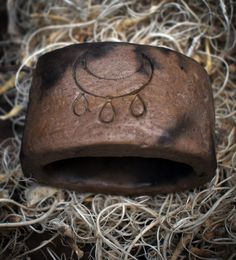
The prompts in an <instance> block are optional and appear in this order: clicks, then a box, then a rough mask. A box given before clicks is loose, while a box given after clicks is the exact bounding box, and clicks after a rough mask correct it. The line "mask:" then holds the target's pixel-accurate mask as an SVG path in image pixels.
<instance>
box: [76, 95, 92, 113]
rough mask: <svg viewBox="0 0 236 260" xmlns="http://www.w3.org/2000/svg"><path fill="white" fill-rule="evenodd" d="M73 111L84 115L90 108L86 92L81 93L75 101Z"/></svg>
mask: <svg viewBox="0 0 236 260" xmlns="http://www.w3.org/2000/svg"><path fill="white" fill-rule="evenodd" d="M72 107H73V112H74V114H76V115H77V116H82V115H83V114H84V113H85V112H87V111H90V110H89V104H88V100H87V98H86V97H85V95H84V93H80V94H79V95H78V97H77V98H76V99H75V100H74V102H73V105H72Z"/></svg>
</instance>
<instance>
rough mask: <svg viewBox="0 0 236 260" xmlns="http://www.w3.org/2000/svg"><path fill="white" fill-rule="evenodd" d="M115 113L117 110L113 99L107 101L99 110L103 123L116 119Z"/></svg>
mask: <svg viewBox="0 0 236 260" xmlns="http://www.w3.org/2000/svg"><path fill="white" fill-rule="evenodd" d="M115 113H116V111H115V108H114V106H113V105H112V101H111V100H109V101H106V103H105V104H104V105H103V107H102V108H101V110H100V112H99V120H100V121H101V122H102V123H111V122H113V121H114V118H115Z"/></svg>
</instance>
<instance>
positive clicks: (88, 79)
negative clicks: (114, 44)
mask: <svg viewBox="0 0 236 260" xmlns="http://www.w3.org/2000/svg"><path fill="white" fill-rule="evenodd" d="M136 55H139V61H140V62H139V63H138V65H137V66H136V68H134V69H133V71H132V70H130V71H128V72H127V71H125V72H124V73H123V72H121V73H120V74H118V73H116V74H115V75H112V76H109V77H107V76H106V77H105V76H103V75H102V76H100V75H97V74H96V72H94V71H92V70H91V68H90V67H91V65H90V67H89V66H88V63H87V61H88V59H89V51H86V52H85V53H84V54H82V55H80V56H79V57H77V58H76V60H75V62H74V64H73V78H74V80H75V83H76V85H77V86H78V87H79V89H80V90H81V91H82V92H83V93H86V94H88V95H92V96H94V97H100V98H111V99H114V98H119V97H124V96H128V95H135V94H137V93H138V92H140V91H141V90H142V89H143V88H144V87H145V86H146V85H147V84H148V83H149V81H150V80H151V77H152V73H153V68H152V64H151V61H150V60H149V58H148V57H147V56H146V55H145V54H143V53H137V54H136ZM108 59H109V57H108ZM95 61H96V60H95ZM92 69H93V67H92ZM95 69H96V67H95ZM122 73H123V74H122Z"/></svg>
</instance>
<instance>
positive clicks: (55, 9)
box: [0, 0, 236, 260]
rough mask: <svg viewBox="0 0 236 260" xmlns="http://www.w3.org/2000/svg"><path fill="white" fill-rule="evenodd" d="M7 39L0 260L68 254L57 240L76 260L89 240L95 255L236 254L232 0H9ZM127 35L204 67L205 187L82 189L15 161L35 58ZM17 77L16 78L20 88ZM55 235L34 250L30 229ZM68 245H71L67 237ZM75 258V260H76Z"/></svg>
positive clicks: (0, 112)
mask: <svg viewBox="0 0 236 260" xmlns="http://www.w3.org/2000/svg"><path fill="white" fill-rule="evenodd" d="M7 3H8V15H9V26H8V32H9V34H10V35H9V38H8V39H7V40H5V41H2V42H0V44H1V46H2V47H3V51H4V55H3V57H2V58H1V60H0V65H1V66H6V65H8V64H11V63H14V64H17V65H19V69H18V71H17V72H16V73H15V72H14V71H10V70H9V71H8V72H7V73H4V74H3V73H0V82H1V84H2V87H1V88H0V95H1V98H2V99H3V100H4V102H5V103H7V104H8V107H10V109H9V110H8V111H6V110H5V109H4V108H3V107H0V120H1V121H0V123H1V122H3V121H4V120H6V119H10V120H11V123H12V130H13V134H14V137H12V138H7V139H5V140H3V141H2V142H1V143H0V185H1V186H0V208H1V209H0V222H1V223H0V231H1V236H0V258H1V259H28V258H27V257H28V256H30V255H31V254H32V253H35V252H37V251H39V250H43V249H44V253H45V254H47V255H48V259H49V258H50V259H69V258H68V256H66V255H65V253H62V254H61V255H59V254H58V252H56V251H55V250H53V249H52V247H51V246H50V245H52V243H53V242H54V241H55V240H56V239H57V238H58V237H59V238H61V239H63V240H64V242H63V243H66V244H67V245H69V246H70V248H71V250H72V252H73V253H72V255H71V259H77V258H78V259H79V258H81V257H82V256H83V254H84V245H86V244H89V245H91V247H92V249H91V253H90V256H89V257H90V258H91V259H126V260H128V259H143V258H142V257H144V256H145V258H146V259H171V260H176V259H230V260H233V259H235V258H236V253H235V252H236V224H235V223H236V209H235V205H236V204H235V203H236V175H235V174H236V170H235V169H236V102H235V96H236V83H235V79H236V78H235V72H236V65H235V64H236V58H235V46H236V43H235V42H236V37H235V20H233V18H234V16H235V11H234V8H235V3H234V2H233V1H231V0H218V1H217V2H216V1H205V0H201V1H183V0H182V1H181V0H178V1H171V0H164V1H153V2H152V1H148V0H142V1H134V0H129V1H125V0H122V1H121V0H119V1H118V0H113V1H111V0H110V1H109V0H104V1H97V0H94V1H92V0H89V1H79V0H78V1H76V0H59V1H55V0H51V1H46V0H39V1H32V0H18V1H14V0H8V2H7ZM92 41H128V42H132V43H139V44H149V45H154V46H167V47H169V48H172V49H175V50H177V51H179V52H182V53H184V54H186V55H188V56H190V57H192V58H193V59H195V60H196V61H198V62H199V63H200V64H202V66H204V67H205V68H206V70H207V72H208V74H209V75H210V78H211V81H212V87H213V91H214V97H215V107H216V141H217V159H218V169H217V172H216V175H215V177H214V178H213V179H212V181H211V182H210V183H208V184H207V185H205V186H204V187H201V188H198V189H194V190H192V191H186V192H180V193H173V194H167V195H160V194H159V195H156V196H154V197H150V196H139V197H122V196H110V195H101V194H97V195H96V194H81V193H76V192H72V191H68V190H58V189H54V188H49V187H43V186H38V185H36V184H35V183H34V182H33V180H31V179H26V178H25V177H24V176H23V174H22V172H21V168H20V164H19V150H20V144H21V137H22V127H23V126H24V120H25V113H26V107H27V102H28V92H29V88H30V84H31V79H32V75H31V72H30V69H27V67H30V68H34V67H35V64H36V62H37V59H38V57H39V56H40V55H42V54H43V53H46V52H48V51H51V50H54V49H57V48H60V47H64V46H67V45H69V44H71V43H81V42H92ZM14 81H15V84H14ZM44 233H47V234H49V238H48V239H46V240H44V241H42V242H41V243H40V244H39V245H38V246H35V247H33V248H30V247H29V245H28V242H27V241H28V240H29V239H30V238H31V237H33V235H34V234H44ZM66 241H67V242H66ZM73 257H74V258H73Z"/></svg>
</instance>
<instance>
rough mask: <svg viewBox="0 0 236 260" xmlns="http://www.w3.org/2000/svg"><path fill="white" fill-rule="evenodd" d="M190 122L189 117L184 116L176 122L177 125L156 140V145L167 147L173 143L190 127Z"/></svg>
mask: <svg viewBox="0 0 236 260" xmlns="http://www.w3.org/2000/svg"><path fill="white" fill-rule="evenodd" d="M192 123H193V122H192V120H191V119H190V117H189V116H187V115H186V114H184V115H183V116H182V117H181V118H180V119H179V120H178V122H177V124H176V125H175V126H173V127H171V128H169V129H167V130H165V132H164V133H163V135H162V136H161V137H160V138H159V139H158V144H160V145H168V144H171V143H173V142H174V141H175V140H176V139H177V138H178V137H179V136H181V135H182V134H183V133H184V132H185V131H186V129H188V128H189V127H191V125H192Z"/></svg>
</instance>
